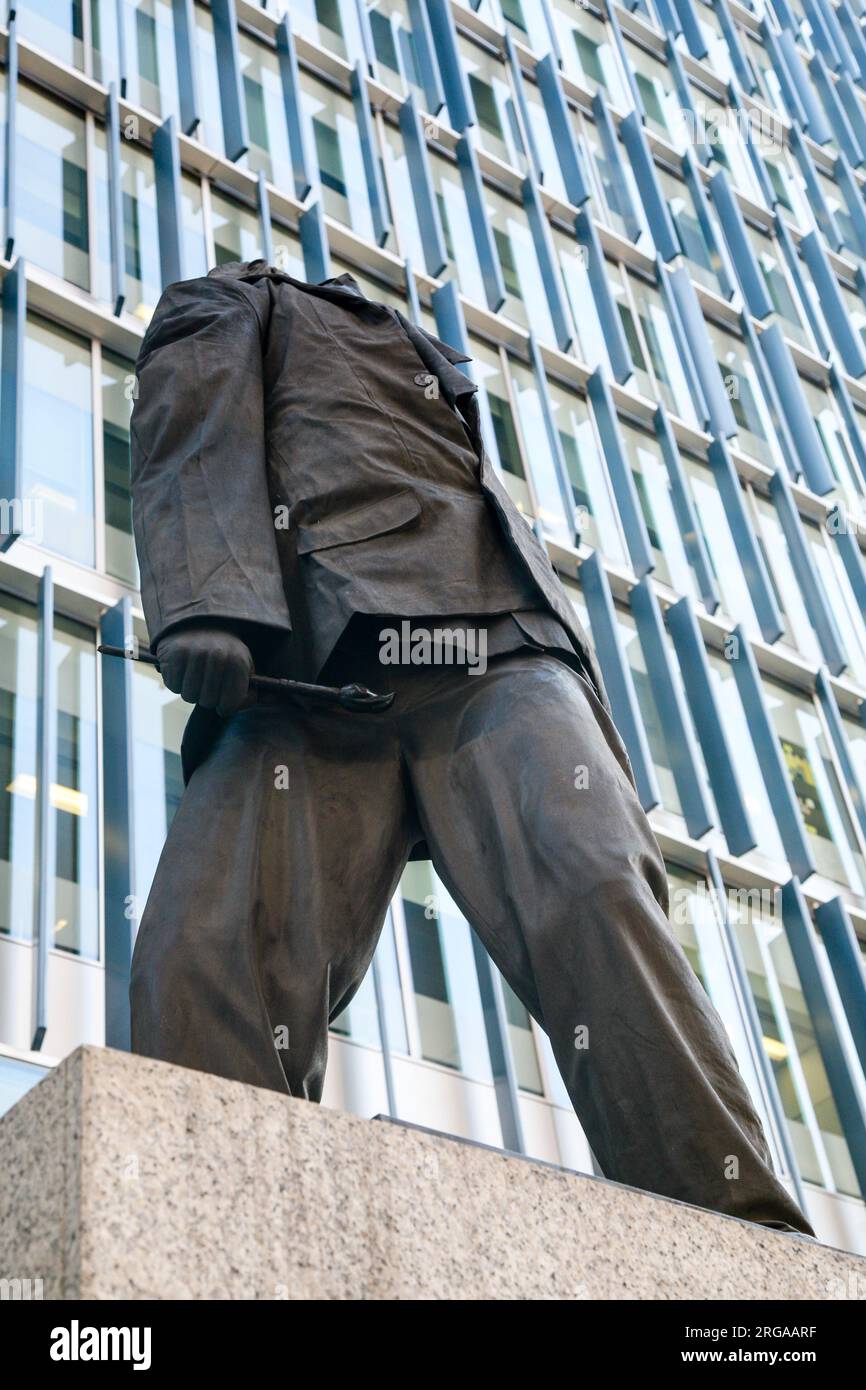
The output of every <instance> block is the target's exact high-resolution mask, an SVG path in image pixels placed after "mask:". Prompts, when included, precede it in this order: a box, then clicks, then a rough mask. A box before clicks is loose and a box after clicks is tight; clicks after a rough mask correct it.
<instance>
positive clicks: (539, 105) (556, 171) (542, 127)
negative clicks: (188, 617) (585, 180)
mask: <svg viewBox="0 0 866 1390" xmlns="http://www.w3.org/2000/svg"><path fill="white" fill-rule="evenodd" d="M523 95H524V97H525V99H526V109H527V112H528V113H529V128H530V133H531V135H532V138H533V140H534V142H535V148H536V150H537V152H538V158H539V161H540V164H541V178H540V180H539V181H540V183H541V184H542V186H543V187H544V188H545V189H546V190H547V191H548V192H549V193H551V194H552V195H553V197H554V198H559V199H561V200H562V201H563V202H564V201H565V196H566V195H565V182H564V180H563V177H562V170H561V169H560V166H559V155H558V153H557V149H556V144H555V142H554V139H553V135H552V133H551V129H550V123H549V122H548V119H547V112H546V111H545V109H544V103H543V101H542V100H541V95H540V93H539V91H538V88H537V87H536V86H535V84H534V83H533V82H529V81H528V80H527V79H526V78H524V82H523ZM518 168H519V169H520V172H521V173H525V172H526V170H527V168H528V162H527V160H526V158H525V157H523V156H521V157H520V159H519V162H518Z"/></svg>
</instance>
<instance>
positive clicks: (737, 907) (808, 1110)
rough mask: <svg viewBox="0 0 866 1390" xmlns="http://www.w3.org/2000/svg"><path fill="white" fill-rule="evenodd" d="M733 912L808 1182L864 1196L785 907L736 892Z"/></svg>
mask: <svg viewBox="0 0 866 1390" xmlns="http://www.w3.org/2000/svg"><path fill="white" fill-rule="evenodd" d="M756 900H757V901H756ZM728 911H729V913H730V915H731V921H732V924H733V926H734V930H735V932H736V935H737V940H738V942H739V945H740V950H741V951H742V953H743V960H744V963H745V967H746V972H747V975H748V980H749V985H750V988H751V991H752V998H753V1000H754V1003H755V1008H756V1009H757V1012H758V1018H759V1020H760V1025H761V1033H762V1041H763V1044H764V1050H765V1052H766V1054H767V1057H768V1058H769V1061H770V1065H771V1066H772V1069H773V1075H774V1077H775V1079H776V1085H777V1086H778V1088H779V1095H780V1097H781V1101H782V1108H783V1110H784V1113H785V1118H786V1121H787V1124H788V1132H789V1134H790V1138H791V1144H792V1147H793V1150H794V1154H795V1156H796V1159H797V1163H798V1166H799V1169H800V1172H801V1174H802V1176H803V1177H804V1178H805V1179H806V1180H807V1181H808V1182H813V1183H817V1184H819V1185H820V1186H822V1187H827V1186H830V1185H835V1186H836V1187H838V1188H839V1190H840V1191H842V1192H848V1193H851V1194H852V1195H857V1194H858V1192H859V1189H858V1186H857V1180H856V1177H855V1175H854V1169H853V1165H852V1163H851V1155H850V1153H849V1151H848V1145H847V1143H846V1141H845V1137H844V1134H843V1131H842V1125H841V1122H840V1120H839V1114H838V1111H837V1110H836V1105H835V1102H834V1100H833V1093H832V1091H831V1090H830V1083H829V1081H828V1079H827V1073H826V1071H825V1070H824V1063H823V1060H822V1058H821V1052H820V1049H819V1047H818V1042H817V1039H816V1037H815V1029H814V1025H813V1023H812V1019H811V1017H810V1015H809V1010H808V1008H807V1007H806V1000H805V998H804V996H803V990H802V987H801V985H800V978H799V976H798V974H797V967H796V965H795V964H794V957H793V955H792V954H791V948H790V946H789V945H788V940H787V937H786V935H785V928H784V924H783V922H782V917H781V910H780V909H778V910H777V911H775V912H772V913H770V912H767V911H766V909H765V908H763V906H762V905H761V904H760V894H759V893H757V892H753V893H746V892H744V891H742V890H732V891H729V893H728Z"/></svg>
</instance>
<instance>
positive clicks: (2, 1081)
mask: <svg viewBox="0 0 866 1390" xmlns="http://www.w3.org/2000/svg"><path fill="white" fill-rule="evenodd" d="M49 1070H50V1068H49V1067H39V1066H35V1065H34V1064H33V1063H32V1062H22V1061H20V1060H19V1059H18V1058H17V1057H6V1056H4V1055H3V1054H2V1053H0V1115H5V1113H6V1111H7V1110H11V1109H12V1106H13V1105H15V1104H16V1103H17V1102H18V1101H19V1100H20V1099H21V1097H22V1096H23V1095H26V1094H27V1092H28V1091H29V1090H30V1089H31V1087H33V1086H35V1085H36V1083H37V1081H41V1080H42V1078H43V1076H47V1075H48V1072H49Z"/></svg>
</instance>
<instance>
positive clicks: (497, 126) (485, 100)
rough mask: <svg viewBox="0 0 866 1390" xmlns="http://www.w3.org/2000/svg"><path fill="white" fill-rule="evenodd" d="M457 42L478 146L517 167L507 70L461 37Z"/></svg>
mask: <svg viewBox="0 0 866 1390" xmlns="http://www.w3.org/2000/svg"><path fill="white" fill-rule="evenodd" d="M457 42H458V45H459V48H460V57H461V59H462V65H463V69H464V71H465V73H466V76H467V79H468V82H469V86H470V89H471V92H472V98H473V101H474V104H475V115H476V117H477V122H478V124H477V132H478V139H479V141H480V144H481V146H482V148H483V149H485V150H487V151H488V153H489V154H492V155H495V156H496V157H497V159H502V160H504V161H505V163H506V164H511V165H515V166H519V163H520V160H521V156H522V150H521V142H520V135H519V130H518V126H517V114H516V111H515V107H514V96H513V94H512V91H511V81H510V77H509V73H508V68H507V67H506V65H505V63H504V62H502V61H501V60H500V59H499V58H497V57H494V56H493V54H492V53H488V52H487V50H486V49H483V48H479V47H478V45H477V44H474V43H470V42H469V41H468V39H465V38H464V37H463V35H462V34H461V35H459V36H458V40H457Z"/></svg>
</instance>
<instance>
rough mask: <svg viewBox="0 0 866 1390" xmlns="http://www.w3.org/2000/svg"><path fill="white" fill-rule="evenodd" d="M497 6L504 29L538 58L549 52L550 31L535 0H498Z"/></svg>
mask: <svg viewBox="0 0 866 1390" xmlns="http://www.w3.org/2000/svg"><path fill="white" fill-rule="evenodd" d="M470 3H471V0H470ZM499 7H500V9H501V10H502V18H503V19H504V20H505V27H506V29H507V30H509V31H510V32H511V33H512V34H513V35H514V37H515V38H516V39H519V40H520V42H521V43H522V44H525V45H526V47H527V48H531V49H532V50H533V51H534V52H535V53H537V54H538V56H539V57H540V58H542V57H544V55H545V53H549V52H550V33H549V31H548V28H547V25H546V23H545V20H544V12H543V11H542V8H541V6H540V5H539V4H538V3H537V0H499Z"/></svg>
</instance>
